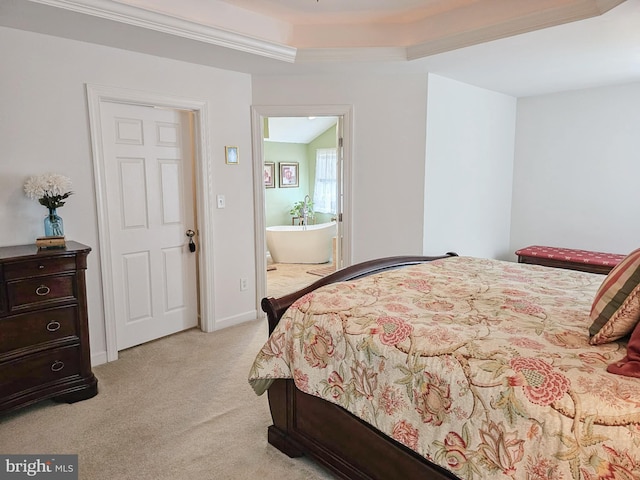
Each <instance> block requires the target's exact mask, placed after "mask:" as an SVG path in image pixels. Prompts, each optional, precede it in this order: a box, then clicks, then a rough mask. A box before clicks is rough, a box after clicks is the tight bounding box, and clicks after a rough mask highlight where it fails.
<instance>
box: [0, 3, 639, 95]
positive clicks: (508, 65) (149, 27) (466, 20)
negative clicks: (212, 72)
mask: <svg viewBox="0 0 640 480" xmlns="http://www.w3.org/2000/svg"><path fill="white" fill-rule="evenodd" d="M0 25H4V26H8V27H11V28H19V29H24V30H30V31H35V32H40V33H44V34H49V35H56V36H60V37H65V38H72V39H76V40H81V41H85V42H92V43H98V44H102V45H108V46H112V47H116V48H123V49H128V50H134V51H139V52H143V53H148V54H152V55H159V56H164V57H167V58H174V59H180V60H184V61H189V62H194V63H200V64H203V65H211V66H215V67H219V68H224V69H229V70H235V71H240V72H246V73H250V74H253V75H291V74H296V75H315V74H322V73H337V74H346V75H349V74H361V73H367V74H369V73H371V74H398V73H427V72H429V73H435V74H439V75H442V76H445V77H448V78H452V79H454V80H459V81H462V82H465V83H469V84H471V85H477V86H479V87H483V88H487V89H490V90H495V91H499V92H502V93H505V94H508V95H513V96H517V97H521V96H530V95H539V94H544V93H551V92H557V91H563V90H571V89H580V88H588V87H593V86H600V85H607V84H620V83H627V82H633V81H640V27H639V25H640V0H626V1H624V0H536V1H535V2H532V1H531V0H349V1H345V0H181V1H180V2H176V1H175V0H2V2H0Z"/></svg>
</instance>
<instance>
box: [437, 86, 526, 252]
mask: <svg viewBox="0 0 640 480" xmlns="http://www.w3.org/2000/svg"><path fill="white" fill-rule="evenodd" d="M428 95H429V96H428V101H427V147H426V172H425V187H424V188H425V206H424V211H425V222H424V253H425V255H438V254H442V253H444V252H448V251H455V252H457V253H458V254H460V255H469V256H476V257H489V258H506V257H507V256H508V254H509V223H510V216H511V185H512V178H513V150H514V135H515V118H516V99H515V98H514V97H510V96H507V95H503V94H500V93H496V92H492V91H489V90H485V89H482V88H478V87H474V86H471V85H467V84H464V83H460V82H457V81H454V80H449V79H447V78H444V77H440V76H438V75H429V87H428Z"/></svg>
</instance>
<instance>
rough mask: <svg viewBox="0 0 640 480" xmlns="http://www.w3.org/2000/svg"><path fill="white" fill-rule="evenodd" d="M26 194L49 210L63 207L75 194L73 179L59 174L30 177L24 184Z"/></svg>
mask: <svg viewBox="0 0 640 480" xmlns="http://www.w3.org/2000/svg"><path fill="white" fill-rule="evenodd" d="M24 192H25V193H26V194H27V197H29V198H32V199H34V200H38V202H40V205H44V206H45V207H47V208H48V209H49V210H55V209H56V208H59V207H61V206H63V205H64V200H66V199H67V198H68V197H69V195H72V194H73V192H72V191H71V179H70V178H69V177H65V176H64V175H60V174H58V173H45V174H43V175H37V176H33V177H30V178H29V179H28V180H27V181H26V182H25V184H24Z"/></svg>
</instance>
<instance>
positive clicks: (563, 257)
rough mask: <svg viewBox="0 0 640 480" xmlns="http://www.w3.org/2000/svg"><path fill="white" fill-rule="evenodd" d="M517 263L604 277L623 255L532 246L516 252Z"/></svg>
mask: <svg viewBox="0 0 640 480" xmlns="http://www.w3.org/2000/svg"><path fill="white" fill-rule="evenodd" d="M516 255H517V256H518V263H530V264H532V265H545V266H547V267H556V268H567V269H569V270H580V271H582V272H591V273H601V274H603V275H606V274H607V273H609V272H610V271H611V269H612V268H613V267H615V266H616V265H617V264H618V263H620V262H621V261H622V260H623V259H624V257H625V256H624V255H618V254H615V253H603V252H590V251H589V250H574V249H571V248H558V247H544V246H540V245H532V246H529V247H526V248H522V249H520V250H517V251H516Z"/></svg>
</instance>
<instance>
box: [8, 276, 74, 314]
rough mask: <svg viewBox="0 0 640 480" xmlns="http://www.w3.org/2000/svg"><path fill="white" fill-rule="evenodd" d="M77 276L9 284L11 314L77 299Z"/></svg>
mask: <svg viewBox="0 0 640 480" xmlns="http://www.w3.org/2000/svg"><path fill="white" fill-rule="evenodd" d="M74 280H75V275H73V274H68V275H57V276H54V277H40V278H29V279H27V280H14V281H13V282H9V283H7V296H8V304H9V312H17V311H21V310H24V309H27V308H35V307H40V306H45V305H47V304H50V303H52V302H56V301H64V300H67V301H72V300H75V299H76V296H75V295H76V294H75V290H76V289H75V281H74Z"/></svg>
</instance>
